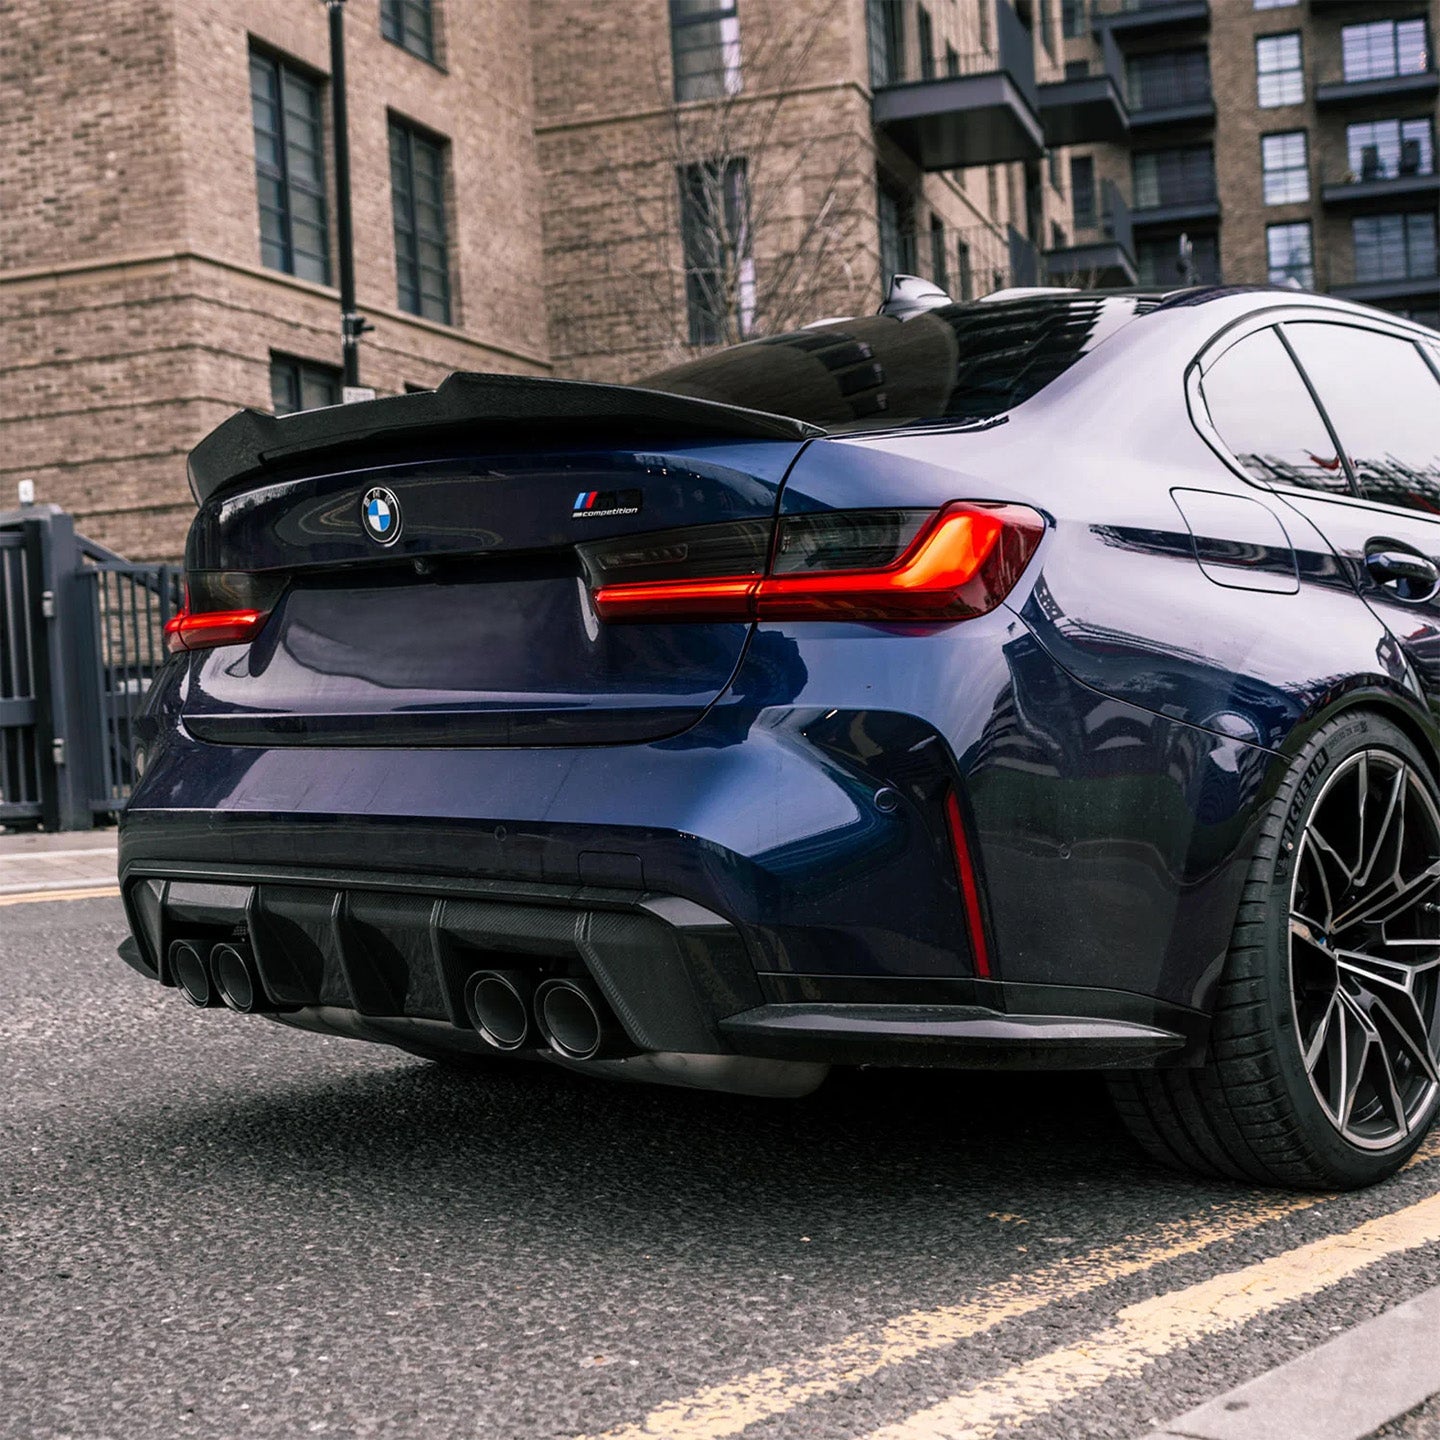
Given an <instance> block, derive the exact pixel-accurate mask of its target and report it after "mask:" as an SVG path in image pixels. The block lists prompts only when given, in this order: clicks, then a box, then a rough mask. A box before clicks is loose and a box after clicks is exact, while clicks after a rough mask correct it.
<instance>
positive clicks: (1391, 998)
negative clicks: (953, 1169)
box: [1111, 711, 1440, 1189]
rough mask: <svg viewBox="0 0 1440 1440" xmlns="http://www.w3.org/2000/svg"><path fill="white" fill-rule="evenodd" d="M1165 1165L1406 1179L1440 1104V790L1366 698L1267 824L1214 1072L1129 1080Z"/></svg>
mask: <svg viewBox="0 0 1440 1440" xmlns="http://www.w3.org/2000/svg"><path fill="white" fill-rule="evenodd" d="M1111 1094H1112V1097H1113V1099H1114V1101H1115V1105H1116V1108H1117V1110H1118V1111H1119V1113H1120V1116H1121V1119H1122V1120H1123V1121H1124V1122H1125V1124H1126V1126H1127V1127H1128V1128H1129V1130H1130V1131H1131V1133H1132V1134H1133V1135H1134V1136H1135V1138H1136V1139H1137V1140H1138V1141H1139V1142H1140V1144H1141V1145H1142V1146H1143V1147H1144V1148H1145V1149H1146V1150H1147V1151H1148V1152H1149V1153H1150V1154H1151V1155H1152V1156H1154V1157H1155V1158H1156V1159H1158V1160H1161V1161H1163V1162H1165V1163H1166V1164H1169V1165H1172V1166H1176V1167H1180V1168H1185V1169H1192V1170H1197V1171H1200V1172H1202V1173H1206V1174H1212V1175H1224V1176H1228V1177H1230V1178H1232V1179H1236V1180H1250V1181H1255V1182H1258V1183H1260V1184H1265V1185H1288V1186H1294V1187H1297V1188H1302V1189H1350V1188H1354V1187H1356V1186H1361V1185H1369V1184H1373V1183H1374V1182H1375V1181H1377V1180H1383V1179H1384V1178H1385V1177H1386V1176H1387V1175H1390V1174H1393V1173H1394V1171H1395V1170H1396V1169H1398V1168H1399V1167H1400V1165H1402V1164H1403V1163H1404V1162H1405V1160H1406V1158H1407V1157H1408V1156H1409V1155H1411V1154H1412V1153H1413V1152H1414V1151H1415V1149H1416V1148H1417V1147H1418V1146H1419V1145H1420V1143H1421V1141H1422V1140H1423V1139H1424V1138H1425V1133H1426V1131H1427V1130H1428V1129H1429V1128H1430V1125H1431V1123H1432V1122H1433V1121H1434V1119H1435V1115H1436V1111H1437V1108H1440V790H1437V787H1436V784H1435V780H1434V777H1433V774H1432V771H1431V767H1430V766H1429V765H1428V764H1427V763H1426V762H1425V760H1424V759H1423V758H1422V756H1421V755H1420V753H1419V751H1418V750H1417V749H1416V748H1415V746H1414V745H1413V744H1412V743H1411V741H1410V740H1409V738H1408V737H1407V736H1406V735H1405V734H1404V733H1403V732H1402V731H1401V730H1399V729H1398V728H1397V727H1396V726H1395V725H1393V724H1392V723H1391V722H1390V721H1388V720H1386V719H1384V718H1383V717H1381V716H1379V715H1373V714H1370V713H1368V712H1363V711H1354V712H1351V713H1349V714H1346V715H1343V716H1340V717H1338V718H1337V719H1335V720H1332V721H1330V722H1329V723H1328V724H1326V725H1324V726H1322V727H1321V728H1320V729H1319V730H1318V731H1317V732H1316V734H1315V735H1314V736H1313V737H1312V738H1311V739H1310V741H1309V743H1308V744H1307V745H1306V746H1305V748H1304V749H1303V750H1302V751H1301V752H1300V754H1299V755H1298V756H1297V757H1296V758H1295V761H1294V763H1293V764H1292V765H1291V767H1290V769H1289V772H1288V773H1287V775H1286V777H1285V781H1284V783H1283V784H1282V785H1281V786H1280V789H1279V792H1278V793H1277V794H1276V796H1275V798H1274V800H1273V801H1272V802H1271V804H1270V806H1269V808H1268V810H1267V812H1266V814H1265V816H1264V820H1263V823H1262V826H1261V831H1260V838H1259V842H1258V844H1257V846H1256V849H1255V855H1254V859H1253V860H1252V862H1251V865H1250V871H1249V875H1248V877H1247V880H1246V884H1245V890H1244V895H1243V897H1242V900H1241V904H1240V910H1239V914H1238V916H1237V918H1236V922H1235V930H1234V934H1233V936H1232V938H1231V943H1230V951H1229V954H1228V956H1227V958H1226V962H1225V969H1224V973H1223V975H1222V978H1221V981H1220V985H1219V991H1218V998H1217V1004H1216V1010H1215V1018H1214V1024H1213V1028H1212V1032H1211V1038H1210V1046H1209V1051H1208V1054H1207V1057H1206V1063H1205V1065H1204V1067H1203V1068H1200V1069H1189V1070H1158V1071H1150V1072H1134V1073H1126V1074H1121V1075H1116V1076H1114V1077H1113V1078H1112V1080H1111Z"/></svg>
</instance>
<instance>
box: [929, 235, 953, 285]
mask: <svg viewBox="0 0 1440 1440" xmlns="http://www.w3.org/2000/svg"><path fill="white" fill-rule="evenodd" d="M949 261H950V257H949V256H948V255H947V254H946V251H945V222H944V221H943V220H942V219H941V218H940V217H939V216H938V215H932V216H931V217H930V278H931V279H932V280H933V281H934V282H935V283H936V284H937V285H938V286H939V287H940V288H941V289H942V290H943V291H944V292H945V293H946V294H947V295H948V294H949V293H950V275H949V269H950V264H949Z"/></svg>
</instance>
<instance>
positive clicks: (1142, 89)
mask: <svg viewBox="0 0 1440 1440" xmlns="http://www.w3.org/2000/svg"><path fill="white" fill-rule="evenodd" d="M1126 94H1127V97H1128V102H1129V107H1130V128H1131V130H1132V131H1147V130H1161V129H1165V130H1178V129H1188V130H1193V131H1197V132H1199V131H1203V130H1208V129H1209V128H1210V127H1211V126H1213V125H1214V124H1215V95H1214V92H1213V91H1212V90H1211V88H1210V67H1209V66H1208V64H1206V63H1205V61H1204V52H1203V51H1200V52H1196V51H1194V50H1191V51H1182V52H1180V53H1179V54H1177V55H1173V56H1172V55H1154V56H1146V57H1143V58H1139V57H1137V58H1136V59H1133V60H1132V61H1131V62H1130V74H1129V83H1128V85H1127V87H1126Z"/></svg>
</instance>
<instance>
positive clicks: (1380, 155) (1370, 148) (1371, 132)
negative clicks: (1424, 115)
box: [1345, 119, 1435, 180]
mask: <svg viewBox="0 0 1440 1440" xmlns="http://www.w3.org/2000/svg"><path fill="white" fill-rule="evenodd" d="M1345 151H1346V154H1347V156H1348V157H1349V165H1350V174H1351V176H1352V177H1353V178H1354V179H1356V180H1395V179H1398V178H1399V177H1400V176H1402V175H1433V174H1434V173H1435V127H1434V125H1433V124H1432V123H1431V122H1430V120H1428V119H1422V120H1365V121H1361V122H1360V123H1359V124H1355V125H1347V126H1346V127H1345Z"/></svg>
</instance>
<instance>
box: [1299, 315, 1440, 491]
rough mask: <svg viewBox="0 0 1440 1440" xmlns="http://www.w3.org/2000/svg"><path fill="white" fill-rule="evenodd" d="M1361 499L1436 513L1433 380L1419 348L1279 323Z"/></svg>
mask: <svg viewBox="0 0 1440 1440" xmlns="http://www.w3.org/2000/svg"><path fill="white" fill-rule="evenodd" d="M1285 336H1286V338H1287V339H1288V340H1289V341H1290V343H1291V344H1292V345H1293V346H1294V347H1295V354H1296V355H1297V356H1298V357H1299V360H1300V363H1301V365H1303V366H1304V367H1305V373H1306V374H1307V375H1309V377H1310V383H1311V384H1312V385H1314V387H1315V393H1316V394H1317V395H1319V397H1320V402H1321V404H1323V405H1324V406H1325V411H1326V413H1327V414H1328V415H1329V416H1330V423H1331V424H1332V425H1333V426H1334V427H1335V433H1336V435H1338V436H1339V437H1340V444H1341V445H1342V446H1343V447H1344V449H1345V452H1346V453H1347V454H1348V455H1349V456H1350V463H1351V465H1352V466H1353V467H1354V470H1355V479H1356V481H1357V483H1358V484H1359V486H1360V491H1361V493H1362V494H1363V495H1364V496H1365V498H1366V499H1367V500H1380V501H1383V502H1384V503H1385V504H1387V505H1403V506H1404V507H1405V508H1406V509H1408V510H1424V511H1426V512H1428V513H1429V514H1432V515H1435V514H1440V381H1437V380H1436V378H1435V373H1434V371H1432V370H1431V368H1430V367H1429V365H1427V364H1426V363H1425V360H1424V357H1423V356H1422V355H1421V354H1420V351H1419V349H1418V348H1417V347H1416V346H1415V345H1413V344H1412V343H1411V342H1410V341H1408V340H1403V339H1401V338H1400V337H1399V336H1395V335H1382V334H1380V333H1379V332H1378V331H1375V330H1360V329H1357V328H1356V327H1355V326H1353V325H1334V324H1326V323H1324V322H1318V323H1316V322H1310V321H1306V322H1305V323H1303V324H1293V325H1286V327H1285Z"/></svg>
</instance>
